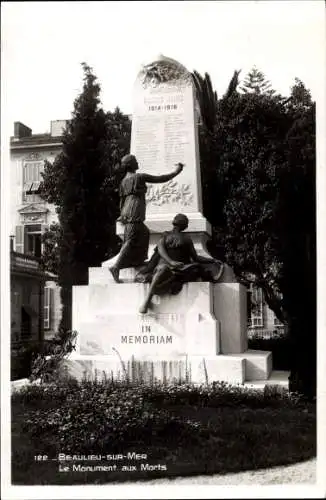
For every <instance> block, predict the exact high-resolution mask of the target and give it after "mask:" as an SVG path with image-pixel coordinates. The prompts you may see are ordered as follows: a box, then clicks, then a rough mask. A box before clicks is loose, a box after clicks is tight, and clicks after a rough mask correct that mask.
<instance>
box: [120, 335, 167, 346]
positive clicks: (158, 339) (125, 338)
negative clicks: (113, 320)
mask: <svg viewBox="0 0 326 500" xmlns="http://www.w3.org/2000/svg"><path fill="white" fill-rule="evenodd" d="M172 340H173V337H172V335H121V344H172Z"/></svg>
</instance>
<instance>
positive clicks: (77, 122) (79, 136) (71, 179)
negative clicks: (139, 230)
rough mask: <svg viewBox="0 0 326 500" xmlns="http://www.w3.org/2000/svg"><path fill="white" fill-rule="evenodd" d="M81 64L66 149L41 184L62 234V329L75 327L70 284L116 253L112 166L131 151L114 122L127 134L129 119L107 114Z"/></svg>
mask: <svg viewBox="0 0 326 500" xmlns="http://www.w3.org/2000/svg"><path fill="white" fill-rule="evenodd" d="M82 68H83V71H84V83H83V90H82V92H81V93H80V95H79V96H78V97H77V98H76V100H75V102H74V110H73V113H72V119H71V120H70V121H69V123H68V125H67V127H66V130H65V131H64V134H63V141H62V142H63V146H62V152H61V153H60V154H59V155H58V156H57V157H56V159H55V161H54V163H53V164H50V163H47V164H46V165H45V169H44V175H43V182H42V186H41V194H42V196H43V198H44V199H45V200H46V201H48V202H49V203H54V204H55V206H56V211H57V213H58V219H59V226H60V232H61V234H60V235H58V234H57V236H56V237H55V236H53V238H52V239H53V241H57V244H58V268H57V274H58V284H59V285H60V286H61V299H62V304H63V315H62V323H61V326H62V327H63V328H64V329H70V328H71V291H72V286H73V285H83V284H87V281H88V268H89V267H91V266H99V265H100V264H101V262H103V260H105V259H106V258H109V257H110V256H112V255H113V254H114V253H115V251H117V243H118V241H117V237H116V235H115V219H116V213H117V207H116V196H115V187H114V182H113V181H112V177H113V171H114V169H113V165H114V163H115V162H116V159H117V157H118V154H119V152H121V151H123V153H125V152H127V144H125V143H123V144H121V143H119V144H117V145H116V146H114V145H113V143H114V140H115V139H113V138H111V135H114V134H115V133H116V132H112V123H114V122H115V119H116V121H117V122H118V123H120V124H121V127H122V129H123V130H125V129H126V134H128V130H130V127H129V123H128V122H129V120H127V119H126V117H124V116H123V115H122V114H121V113H120V112H119V111H117V110H116V111H115V112H114V113H113V114H112V113H108V114H105V112H104V111H103V109H102V108H101V107H100V99H99V94H100V85H99V83H98V82H97V78H96V77H95V75H94V74H93V72H92V69H91V68H90V67H89V66H88V65H87V64H85V63H83V64H82ZM113 128H114V127H113ZM118 129H119V126H118ZM120 132H121V130H120V129H119V133H120ZM122 136H123V134H122ZM124 139H126V137H125V136H124ZM128 146H129V145H128ZM53 230H54V231H55V232H56V231H58V227H55V228H53ZM46 238H47V239H48V240H49V235H47V236H46ZM45 265H46V264H45Z"/></svg>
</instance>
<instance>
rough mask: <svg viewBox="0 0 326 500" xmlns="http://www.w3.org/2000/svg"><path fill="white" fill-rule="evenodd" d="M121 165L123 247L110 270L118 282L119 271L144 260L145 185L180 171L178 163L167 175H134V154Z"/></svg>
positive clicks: (146, 231)
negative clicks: (122, 175)
mask: <svg viewBox="0 0 326 500" xmlns="http://www.w3.org/2000/svg"><path fill="white" fill-rule="evenodd" d="M121 166H122V167H123V168H124V169H125V171H126V173H125V176H124V178H123V179H122V181H121V183H120V190H119V194H120V217H119V218H118V221H120V222H122V224H124V226H125V229H124V237H123V245H122V247H121V250H120V252H119V255H118V258H117V260H116V262H115V264H114V265H113V266H112V267H110V268H109V269H110V271H111V274H112V276H113V278H114V280H115V281H116V282H117V283H120V279H119V273H120V269H124V268H126V267H137V266H140V265H142V264H143V263H144V262H145V260H146V259H147V252H148V245H149V230H148V228H147V227H146V226H145V224H144V220H145V212H146V201H145V194H146V191H147V186H146V182H151V183H160V182H167V181H169V180H171V179H173V178H174V177H176V176H177V175H178V174H179V173H180V172H181V171H182V169H183V164H182V163H178V165H177V168H176V169H175V171H174V172H171V173H170V174H163V175H150V174H145V173H136V172H137V170H138V162H137V159H136V157H135V156H134V155H126V156H124V157H123V158H122V160H121Z"/></svg>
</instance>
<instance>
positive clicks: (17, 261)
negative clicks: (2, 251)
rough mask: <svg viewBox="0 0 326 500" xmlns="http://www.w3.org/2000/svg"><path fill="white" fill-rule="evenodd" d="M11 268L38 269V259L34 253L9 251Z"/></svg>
mask: <svg viewBox="0 0 326 500" xmlns="http://www.w3.org/2000/svg"><path fill="white" fill-rule="evenodd" d="M10 264H11V268H15V269H19V270H32V271H39V270H40V269H39V268H40V259H39V258H38V257H34V255H28V254H23V253H17V252H11V262H10Z"/></svg>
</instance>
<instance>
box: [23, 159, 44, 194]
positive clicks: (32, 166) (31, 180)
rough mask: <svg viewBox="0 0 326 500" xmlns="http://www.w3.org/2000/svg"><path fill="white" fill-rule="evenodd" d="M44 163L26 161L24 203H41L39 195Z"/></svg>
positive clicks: (24, 169)
mask: <svg viewBox="0 0 326 500" xmlns="http://www.w3.org/2000/svg"><path fill="white" fill-rule="evenodd" d="M43 164H44V163H43V161H31V160H26V161H24V163H23V202H28V203H33V202H39V201H41V197H40V195H39V194H38V191H39V188H40V183H41V172H42V171H43Z"/></svg>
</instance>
